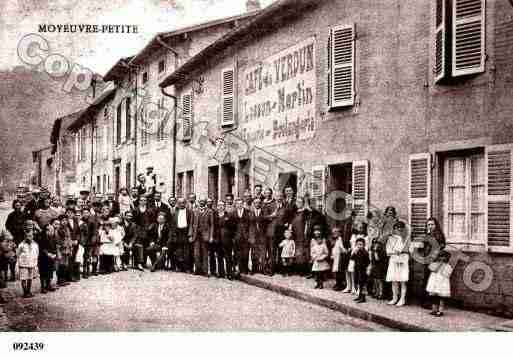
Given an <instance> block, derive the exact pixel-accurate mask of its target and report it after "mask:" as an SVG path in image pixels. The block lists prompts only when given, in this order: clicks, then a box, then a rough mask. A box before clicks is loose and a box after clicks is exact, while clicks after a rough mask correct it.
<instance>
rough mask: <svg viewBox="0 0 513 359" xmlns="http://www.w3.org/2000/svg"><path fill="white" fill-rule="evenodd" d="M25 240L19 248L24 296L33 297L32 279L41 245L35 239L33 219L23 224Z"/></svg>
mask: <svg viewBox="0 0 513 359" xmlns="http://www.w3.org/2000/svg"><path fill="white" fill-rule="evenodd" d="M23 231H24V240H23V242H21V243H20V245H19V246H18V250H17V255H18V265H19V269H20V279H21V286H22V288H23V298H32V297H33V296H34V295H33V294H32V291H31V289H32V279H34V278H35V276H36V268H37V262H38V258H39V247H38V245H37V243H36V242H35V241H34V223H33V222H32V221H31V220H27V221H25V223H24V224H23Z"/></svg>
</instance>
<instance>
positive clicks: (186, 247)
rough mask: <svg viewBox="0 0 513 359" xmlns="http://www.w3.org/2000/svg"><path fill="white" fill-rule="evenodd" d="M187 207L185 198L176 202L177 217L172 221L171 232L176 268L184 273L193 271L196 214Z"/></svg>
mask: <svg viewBox="0 0 513 359" xmlns="http://www.w3.org/2000/svg"><path fill="white" fill-rule="evenodd" d="M186 205H187V204H186V201H185V199H184V198H179V199H178V201H177V202H176V209H175V215H174V216H173V219H172V220H173V228H174V231H171V232H170V241H172V242H173V247H174V248H175V253H174V255H175V258H176V266H177V269H178V270H180V271H182V272H185V271H187V272H190V271H192V262H191V261H190V253H191V246H192V243H191V241H192V223H193V217H194V213H193V212H192V210H190V209H189V208H187V207H186Z"/></svg>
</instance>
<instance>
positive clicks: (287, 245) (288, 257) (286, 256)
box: [279, 227, 296, 276]
mask: <svg viewBox="0 0 513 359" xmlns="http://www.w3.org/2000/svg"><path fill="white" fill-rule="evenodd" d="M279 247H280V248H281V263H282V265H283V274H284V275H285V276H289V275H291V274H292V271H291V268H292V265H293V264H294V257H295V256H296V243H295V242H294V238H293V233H292V228H290V227H289V228H287V229H286V230H285V234H284V239H283V240H282V241H281V243H280V244H279Z"/></svg>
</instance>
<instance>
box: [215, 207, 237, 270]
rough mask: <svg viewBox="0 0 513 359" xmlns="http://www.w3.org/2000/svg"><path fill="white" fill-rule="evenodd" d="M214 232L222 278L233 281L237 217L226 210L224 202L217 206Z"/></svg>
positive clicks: (218, 265)
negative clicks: (234, 237) (234, 236)
mask: <svg viewBox="0 0 513 359" xmlns="http://www.w3.org/2000/svg"><path fill="white" fill-rule="evenodd" d="M214 223H215V225H214V227H215V228H214V230H215V237H216V242H217V267H218V274H219V277H220V278H224V276H225V260H226V276H227V278H228V279H229V280H232V279H233V272H234V267H235V263H234V261H233V235H234V233H235V216H234V213H233V212H228V211H226V209H225V204H224V202H223V201H219V202H218V204H217V211H216V213H215V214H214Z"/></svg>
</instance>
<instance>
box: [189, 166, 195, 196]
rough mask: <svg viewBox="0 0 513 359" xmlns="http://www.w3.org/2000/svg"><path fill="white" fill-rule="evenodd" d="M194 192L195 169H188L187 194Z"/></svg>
mask: <svg viewBox="0 0 513 359" xmlns="http://www.w3.org/2000/svg"><path fill="white" fill-rule="evenodd" d="M189 193H194V171H187V195H188V194H189Z"/></svg>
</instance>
